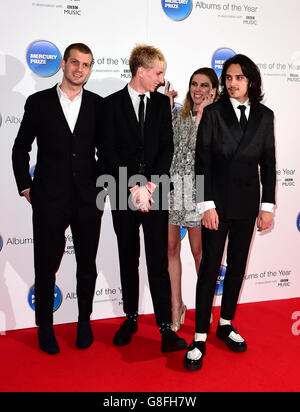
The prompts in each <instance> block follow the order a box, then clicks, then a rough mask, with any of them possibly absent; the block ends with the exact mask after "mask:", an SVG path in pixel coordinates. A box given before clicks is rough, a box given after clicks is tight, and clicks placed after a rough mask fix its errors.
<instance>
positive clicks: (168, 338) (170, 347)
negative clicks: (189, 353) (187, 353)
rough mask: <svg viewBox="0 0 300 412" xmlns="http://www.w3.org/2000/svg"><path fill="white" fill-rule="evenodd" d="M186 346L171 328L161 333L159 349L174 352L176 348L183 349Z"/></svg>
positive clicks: (164, 351)
mask: <svg viewBox="0 0 300 412" xmlns="http://www.w3.org/2000/svg"><path fill="white" fill-rule="evenodd" d="M186 348H187V343H186V341H185V340H184V339H183V338H180V337H179V336H178V335H177V334H176V333H175V332H174V331H172V330H171V329H167V330H164V331H163V332H162V333H161V351H162V352H163V353H166V352H175V351H177V350H183V349H186Z"/></svg>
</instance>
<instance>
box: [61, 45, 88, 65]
mask: <svg viewBox="0 0 300 412" xmlns="http://www.w3.org/2000/svg"><path fill="white" fill-rule="evenodd" d="M74 49H75V50H78V51H80V52H81V53H85V54H90V55H91V56H92V63H93V62H94V57H93V53H92V50H91V49H90V48H89V46H87V45H86V44H84V43H73V44H70V46H68V47H67V48H66V50H65V52H64V57H63V59H64V61H65V62H66V61H67V60H68V58H69V57H70V53H71V50H74Z"/></svg>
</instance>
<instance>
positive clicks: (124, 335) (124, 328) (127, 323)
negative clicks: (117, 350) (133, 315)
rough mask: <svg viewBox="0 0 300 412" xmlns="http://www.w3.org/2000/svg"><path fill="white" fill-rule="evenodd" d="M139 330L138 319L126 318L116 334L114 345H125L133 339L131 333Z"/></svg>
mask: <svg viewBox="0 0 300 412" xmlns="http://www.w3.org/2000/svg"><path fill="white" fill-rule="evenodd" d="M137 330H138V326H137V321H136V320H131V319H125V320H124V322H123V323H122V325H121V327H120V328H119V330H118V331H117V332H116V334H115V336H114V345H116V346H125V345H128V343H129V342H130V341H131V335H132V334H133V333H135V332H136V331H137Z"/></svg>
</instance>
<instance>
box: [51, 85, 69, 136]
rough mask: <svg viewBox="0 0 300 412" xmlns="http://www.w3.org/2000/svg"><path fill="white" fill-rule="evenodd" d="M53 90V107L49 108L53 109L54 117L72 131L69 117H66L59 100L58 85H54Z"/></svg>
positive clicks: (58, 122)
mask: <svg viewBox="0 0 300 412" xmlns="http://www.w3.org/2000/svg"><path fill="white" fill-rule="evenodd" d="M51 90H52V92H51V97H52V100H51V107H50V106H49V108H48V110H49V112H50V111H51V113H52V116H53V119H55V121H56V122H57V124H59V125H62V126H63V127H65V129H66V130H68V131H69V132H71V131H70V128H69V125H68V122H67V119H66V118H65V115H64V112H63V109H62V107H61V104H60V101H59V96H58V93H57V85H55V86H54V87H52V89H51ZM49 103H50V102H49Z"/></svg>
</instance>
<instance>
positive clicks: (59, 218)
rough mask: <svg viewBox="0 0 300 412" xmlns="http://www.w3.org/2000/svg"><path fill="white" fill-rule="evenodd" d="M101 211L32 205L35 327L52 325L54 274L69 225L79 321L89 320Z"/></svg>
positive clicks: (86, 208) (87, 208) (73, 207)
mask: <svg viewBox="0 0 300 412" xmlns="http://www.w3.org/2000/svg"><path fill="white" fill-rule="evenodd" d="M101 217H102V212H101V211H99V210H98V209H97V208H96V206H95V207H91V206H89V207H86V206H85V207H84V206H83V207H80V206H79V205H76V202H74V203H72V205H70V207H68V208H66V207H64V208H59V207H49V206H41V205H37V204H33V236H34V266H35V318H36V324H37V325H39V326H41V325H52V324H53V303H54V286H55V277H56V276H55V274H56V272H57V270H58V268H59V265H60V262H61V259H62V257H63V254H64V250H65V230H66V229H67V227H68V226H69V225H70V228H71V232H72V237H73V244H74V250H75V257H76V262H77V271H76V278H77V299H78V320H89V319H90V315H91V313H92V306H93V297H94V292H95V284H96V278H97V269H96V262H95V260H96V254H97V249H98V242H99V235H100V225H101Z"/></svg>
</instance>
